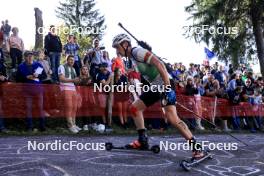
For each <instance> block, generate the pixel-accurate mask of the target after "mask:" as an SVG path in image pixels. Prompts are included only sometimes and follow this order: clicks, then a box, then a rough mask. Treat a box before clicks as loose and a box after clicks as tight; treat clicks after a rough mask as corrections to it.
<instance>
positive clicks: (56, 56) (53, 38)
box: [44, 25, 62, 83]
mask: <svg viewBox="0 0 264 176" xmlns="http://www.w3.org/2000/svg"><path fill="white" fill-rule="evenodd" d="M44 48H45V54H46V55H48V56H49V58H50V62H51V69H52V80H53V82H54V83H58V81H59V77H58V68H59V66H60V58H61V52H62V44H61V40H60V37H59V36H58V35H57V34H56V28H55V26H54V25H51V26H50V32H49V33H48V35H46V36H45V41H44Z"/></svg>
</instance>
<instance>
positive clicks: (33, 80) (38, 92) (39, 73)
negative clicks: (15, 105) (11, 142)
mask: <svg viewBox="0 0 264 176" xmlns="http://www.w3.org/2000/svg"><path fill="white" fill-rule="evenodd" d="M24 59H25V61H24V62H23V63H21V64H20V65H19V66H18V70H17V78H18V81H19V82H22V83H30V84H25V85H24V86H23V89H24V92H25V98H26V106H27V130H29V131H32V130H33V121H32V117H33V114H34V112H36V111H37V112H36V113H37V117H39V118H40V124H39V127H40V131H45V122H44V120H45V119H44V111H43V88H42V86H41V83H42V80H44V79H45V78H46V77H47V76H46V73H45V71H44V70H43V67H42V65H41V64H40V63H38V62H35V61H34V60H33V53H32V52H30V51H25V53H24ZM33 105H34V106H37V110H36V109H33Z"/></svg>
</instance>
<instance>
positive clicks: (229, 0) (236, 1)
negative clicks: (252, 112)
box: [185, 0, 264, 76]
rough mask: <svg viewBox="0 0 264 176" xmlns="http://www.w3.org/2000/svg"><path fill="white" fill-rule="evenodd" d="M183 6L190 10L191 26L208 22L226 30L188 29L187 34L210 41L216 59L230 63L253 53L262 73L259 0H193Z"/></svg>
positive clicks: (262, 8) (262, 5)
mask: <svg viewBox="0 0 264 176" xmlns="http://www.w3.org/2000/svg"><path fill="white" fill-rule="evenodd" d="M185 10H186V12H189V13H190V14H191V17H190V19H192V20H193V25H192V26H191V27H192V28H195V27H201V26H203V25H208V27H209V28H212V29H218V28H222V29H224V30H225V31H226V34H220V33H217V32H216V33H212V32H211V33H210V31H209V30H204V31H203V32H200V33H197V32H195V31H192V32H191V33H189V34H188V35H187V37H191V38H194V39H195V41H196V42H202V41H203V42H205V43H206V44H207V45H209V44H212V46H213V51H214V52H216V53H217V55H218V58H219V59H220V60H225V61H227V60H231V61H232V62H233V63H234V65H238V63H239V62H241V61H246V60H251V59H254V58H256V57H257V58H258V60H259V63H260V69H261V73H262V75H263V76H264V35H263V34H264V1H263V0H193V1H192V4H191V5H190V6H188V7H186V8H185ZM234 28H235V32H232V30H233V29H234ZM230 31H231V32H230Z"/></svg>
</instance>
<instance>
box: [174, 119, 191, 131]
mask: <svg viewBox="0 0 264 176" xmlns="http://www.w3.org/2000/svg"><path fill="white" fill-rule="evenodd" d="M176 123H177V127H178V128H181V129H184V130H186V129H188V127H187V125H186V124H185V123H184V121H182V120H178V121H177V122H176Z"/></svg>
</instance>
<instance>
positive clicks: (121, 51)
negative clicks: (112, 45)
mask: <svg viewBox="0 0 264 176" xmlns="http://www.w3.org/2000/svg"><path fill="white" fill-rule="evenodd" d="M128 47H129V45H128V42H126V41H125V42H123V43H121V44H119V45H117V46H116V53H119V54H120V55H121V56H122V57H126V51H125V49H126V48H128ZM127 54H128V53H127Z"/></svg>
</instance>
